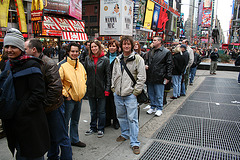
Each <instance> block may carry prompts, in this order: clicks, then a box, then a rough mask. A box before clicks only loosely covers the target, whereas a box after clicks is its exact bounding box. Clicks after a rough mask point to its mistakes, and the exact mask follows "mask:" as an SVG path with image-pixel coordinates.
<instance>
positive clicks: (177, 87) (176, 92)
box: [172, 75, 182, 97]
mask: <svg viewBox="0 0 240 160" xmlns="http://www.w3.org/2000/svg"><path fill="white" fill-rule="evenodd" d="M181 81H182V75H172V82H173V97H178V96H180V92H181Z"/></svg>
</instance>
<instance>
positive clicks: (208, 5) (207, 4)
mask: <svg viewBox="0 0 240 160" xmlns="http://www.w3.org/2000/svg"><path fill="white" fill-rule="evenodd" d="M211 3H212V0H205V1H204V7H205V8H209V7H211Z"/></svg>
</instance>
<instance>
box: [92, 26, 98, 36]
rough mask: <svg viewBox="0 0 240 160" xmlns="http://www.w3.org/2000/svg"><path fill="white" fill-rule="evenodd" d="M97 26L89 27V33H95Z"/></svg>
mask: <svg viewBox="0 0 240 160" xmlns="http://www.w3.org/2000/svg"><path fill="white" fill-rule="evenodd" d="M98 32H99V30H98V27H90V35H95V33H98Z"/></svg>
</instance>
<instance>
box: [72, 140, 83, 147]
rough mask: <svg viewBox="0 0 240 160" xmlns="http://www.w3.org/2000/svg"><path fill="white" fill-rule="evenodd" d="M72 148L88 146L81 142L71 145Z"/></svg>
mask: <svg viewBox="0 0 240 160" xmlns="http://www.w3.org/2000/svg"><path fill="white" fill-rule="evenodd" d="M71 145H72V146H76V147H86V144H85V143H83V142H81V141H79V142H77V143H71Z"/></svg>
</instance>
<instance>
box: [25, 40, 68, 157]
mask: <svg viewBox="0 0 240 160" xmlns="http://www.w3.org/2000/svg"><path fill="white" fill-rule="evenodd" d="M25 50H26V53H27V54H28V55H31V56H34V57H37V58H40V59H42V61H43V65H42V66H41V71H42V73H43V79H44V81H45V87H46V98H45V100H44V101H43V103H44V110H45V112H46V115H47V120H48V126H49V132H50V136H51V137H50V138H51V148H50V150H49V151H48V154H47V156H48V158H49V159H59V156H58V155H59V147H60V148H61V157H60V159H65V160H71V159H72V148H71V143H70V139H69V137H68V133H67V129H66V125H65V119H64V104H63V96H62V82H61V78H60V75H59V72H58V66H57V64H56V63H55V62H54V61H53V60H52V59H51V58H49V57H48V56H46V55H43V53H42V42H41V41H40V40H39V39H30V40H27V41H26V42H25Z"/></svg>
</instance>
